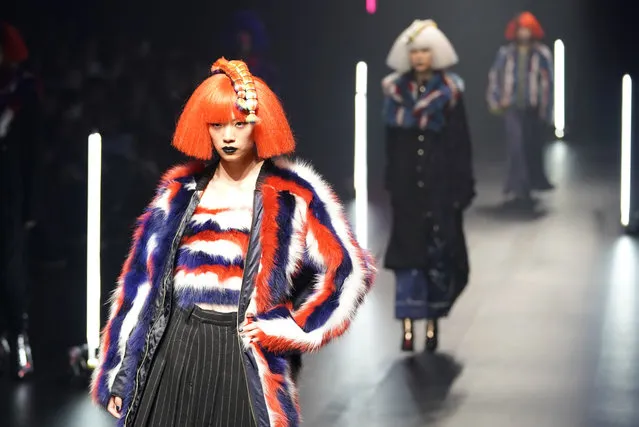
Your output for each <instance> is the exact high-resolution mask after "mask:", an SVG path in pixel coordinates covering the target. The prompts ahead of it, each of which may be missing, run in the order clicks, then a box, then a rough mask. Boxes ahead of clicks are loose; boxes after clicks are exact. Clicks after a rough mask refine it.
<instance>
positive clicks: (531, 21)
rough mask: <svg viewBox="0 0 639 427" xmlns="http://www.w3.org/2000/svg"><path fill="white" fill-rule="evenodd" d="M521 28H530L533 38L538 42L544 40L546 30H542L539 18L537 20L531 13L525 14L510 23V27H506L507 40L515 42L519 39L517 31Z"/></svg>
mask: <svg viewBox="0 0 639 427" xmlns="http://www.w3.org/2000/svg"><path fill="white" fill-rule="evenodd" d="M519 27H525V28H528V29H529V30H530V32H531V33H532V37H533V38H534V39H536V40H541V39H543V38H544V29H543V28H541V24H540V23H539V21H538V20H537V18H535V15H533V14H532V13H530V12H523V13H520V14H519V15H517V16H516V17H515V18H514V19H513V20H511V21H510V22H509V23H508V26H507V27H506V40H509V41H513V40H515V38H517V29H518V28H519Z"/></svg>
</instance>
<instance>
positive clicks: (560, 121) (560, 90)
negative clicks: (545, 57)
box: [554, 40, 566, 139]
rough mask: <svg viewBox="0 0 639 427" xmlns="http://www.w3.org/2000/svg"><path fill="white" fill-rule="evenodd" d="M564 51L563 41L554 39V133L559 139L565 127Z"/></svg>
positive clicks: (562, 135)
mask: <svg viewBox="0 0 639 427" xmlns="http://www.w3.org/2000/svg"><path fill="white" fill-rule="evenodd" d="M565 67H566V52H565V47H564V42H563V41H561V40H555V69H554V75H555V78H554V80H555V88H554V100H555V102H554V104H555V135H556V136H557V138H559V139H561V138H563V137H564V131H565V127H566V111H565V110H566V104H565V102H566V98H565V97H566V89H565V88H566V85H565V83H566V75H565V72H566V68H565Z"/></svg>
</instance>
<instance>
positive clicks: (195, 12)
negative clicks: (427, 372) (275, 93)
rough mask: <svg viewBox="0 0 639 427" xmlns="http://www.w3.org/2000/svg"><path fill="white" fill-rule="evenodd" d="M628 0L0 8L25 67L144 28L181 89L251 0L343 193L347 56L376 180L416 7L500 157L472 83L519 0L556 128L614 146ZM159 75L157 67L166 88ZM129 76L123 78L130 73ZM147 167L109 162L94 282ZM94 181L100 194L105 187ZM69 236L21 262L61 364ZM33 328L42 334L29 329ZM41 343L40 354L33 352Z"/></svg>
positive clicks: (74, 294)
mask: <svg viewBox="0 0 639 427" xmlns="http://www.w3.org/2000/svg"><path fill="white" fill-rule="evenodd" d="M630 4H631V3H630V2H622V1H619V0H612V1H605V2H604V1H585V0H543V1H524V0H482V1H475V0H447V1H441V0H440V1H435V0H429V1H426V0H421V1H418V0H395V1H389V0H379V1H378V9H377V12H376V14H374V15H369V14H367V13H366V11H365V2H364V0H357V1H354V0H322V1H307V0H305V1H299V0H297V1H294V0H281V1H275V0H269V1H254V2H242V3H241V4H233V3H232V2H215V1H209V2H203V1H193V0H182V1H180V2H157V1H156V2H145V1H122V0H117V1H108V2H107V1H97V2H87V1H77V0H75V1H70V0H69V1H56V2H50V1H48V2H47V1H43V0H21V1H20V2H19V3H15V4H12V5H8V6H9V7H8V8H6V9H5V5H3V9H5V10H4V11H3V12H2V16H0V17H2V18H3V19H6V20H7V21H9V22H12V23H13V24H14V25H16V26H17V27H18V28H19V29H20V30H21V31H22V32H23V34H24V36H25V38H26V40H27V43H28V45H29V47H30V49H31V51H32V53H33V56H34V66H35V68H36V70H40V72H41V73H47V72H48V71H47V70H48V68H47V61H49V62H50V61H53V60H55V59H56V58H60V57H62V56H64V55H66V54H68V52H69V51H73V50H74V49H76V48H80V46H82V43H83V41H85V40H87V39H89V38H92V39H94V40H96V41H98V42H99V43H100V45H101V46H107V47H106V48H103V49H104V50H105V51H107V53H106V55H107V56H108V55H113V54H114V52H115V53H117V52H118V50H119V49H122V48H123V47H124V46H127V45H128V44H129V43H130V42H131V40H139V39H145V40H149V41H151V42H152V45H153V50H154V51H155V52H156V53H158V52H159V54H160V55H164V54H165V53H166V55H178V56H179V55H181V56H179V58H183V59H179V58H178V59H177V60H178V61H185V62H186V64H183V65H185V66H187V67H190V69H191V71H192V72H191V74H189V77H184V75H182V80H183V79H184V78H186V79H187V85H189V84H190V86H191V87H194V86H195V85H196V84H197V83H198V81H199V80H201V78H202V77H204V76H205V75H206V71H207V68H208V65H209V64H210V63H212V62H213V61H214V60H215V59H216V57H217V56H218V55H220V54H221V53H222V50H221V49H220V47H219V45H220V40H221V38H222V37H223V35H224V31H225V26H226V20H227V18H228V16H229V15H230V13H231V12H232V11H233V10H235V9H238V8H240V7H241V8H250V7H253V8H255V9H257V10H258V11H259V12H260V13H261V15H262V16H263V18H264V21H265V23H266V26H267V30H268V32H269V34H270V37H271V50H270V58H271V60H272V61H273V63H274V64H276V65H277V67H278V69H279V87H280V95H281V97H282V100H283V103H284V105H285V108H286V110H287V111H288V113H289V116H290V119H291V123H292V126H293V129H294V131H295V133H296V135H297V137H298V144H299V149H298V152H299V154H300V155H301V156H303V157H305V158H308V159H309V160H311V161H312V162H313V163H314V164H315V165H316V166H317V168H318V169H319V170H320V171H321V172H322V173H323V174H324V175H325V176H326V177H327V179H328V180H329V181H330V182H331V183H333V184H334V186H335V187H336V189H337V190H338V192H339V193H340V194H341V195H342V196H344V197H349V196H350V189H351V186H350V182H351V179H352V168H353V166H352V165H353V133H354V125H353V120H354V108H353V105H354V99H353V98H354V97H353V95H354V79H355V65H356V63H357V62H358V61H360V60H362V61H366V62H367V63H368V64H369V103H368V108H369V115H368V117H369V174H370V181H371V186H372V188H377V187H379V185H380V182H381V173H380V171H381V166H382V164H383V157H382V152H383V150H382V124H381V121H380V120H378V118H379V117H381V103H382V96H381V93H380V90H379V88H380V86H379V82H380V80H381V79H382V77H383V76H385V75H386V74H387V73H388V72H390V70H388V69H387V68H386V67H385V65H384V61H385V57H386V54H387V52H388V50H389V48H390V46H391V44H392V43H393V41H394V40H395V38H396V37H397V35H398V34H399V33H400V32H401V31H402V30H403V29H404V28H405V27H406V26H408V25H409V24H410V23H411V22H412V20H413V19H416V18H420V19H425V18H433V19H434V20H435V21H436V22H437V23H438V25H439V27H440V28H441V29H442V30H443V31H444V32H445V33H446V34H447V36H448V37H449V38H450V40H451V41H452V43H453V45H454V46H455V48H456V49H457V52H458V54H459V57H460V63H459V64H458V65H457V66H456V67H455V71H456V72H457V73H459V74H460V75H461V76H462V77H463V78H464V80H465V83H466V106H467V109H468V115H469V119H470V125H471V130H472V135H473V140H474V150H475V153H476V156H492V157H494V158H495V161H501V160H502V159H501V154H500V153H501V151H500V147H501V144H502V140H501V127H500V121H499V120H497V119H495V118H493V117H492V116H490V114H489V113H488V111H487V108H486V104H485V100H484V92H485V89H486V84H487V73H488V68H489V67H490V65H491V63H492V61H493V59H494V56H495V53H496V51H497V48H498V47H499V46H500V45H501V44H502V43H503V33H504V29H505V26H506V23H507V22H508V20H509V19H511V18H512V17H513V16H514V15H515V14H516V13H517V12H520V11H522V10H530V11H531V12H533V13H534V14H535V15H536V16H537V17H538V19H539V20H540V21H541V23H542V25H543V26H544V29H545V31H546V36H547V38H546V40H547V43H548V44H549V46H550V47H551V48H552V44H553V42H554V40H555V39H557V38H561V39H562V40H563V41H564V43H565V46H566V124H567V130H568V137H567V140H568V141H569V143H571V144H592V145H600V146H605V147H609V150H610V151H616V150H617V147H618V140H619V122H620V103H621V100H620V95H621V77H622V75H623V74H624V73H634V75H635V76H639V72H638V71H639V59H638V56H637V55H636V51H635V46H634V44H635V42H636V40H637V39H638V37H637V34H638V32H637V29H636V28H637V26H636V25H635V21H636V17H635V16H634V14H633V13H632V11H631V9H630ZM176 52H177V54H176ZM45 58H46V59H45ZM189 58H198V59H197V60H192V59H189ZM162 72H163V70H162V65H158V66H157V67H153V66H149V67H148V68H146V69H145V70H144V71H143V72H141V73H138V77H136V78H137V79H142V78H144V76H145V75H146V76H150V75H151V74H155V73H162ZM199 73H201V75H200V74H199ZM170 78H171V76H168V77H167V79H169V80H168V81H169V83H168V84H169V86H170ZM131 84H132V85H133V86H135V85H136V81H133V82H132V83H131ZM45 89H46V88H45ZM118 90H119V91H121V92H122V93H121V95H122V96H127V91H128V90H129V88H128V87H122V88H115V92H116V95H117V92H118ZM45 92H46V91H45ZM184 93H188V91H185V92H184ZM185 100H186V98H185V97H182V98H181V99H180V98H179V96H178V97H176V98H174V99H172V100H170V101H162V102H164V103H167V104H168V105H164V107H165V108H168V109H170V110H171V111H173V113H171V114H168V116H164V117H169V119H163V120H162V122H161V123H160V122H157V123H154V125H156V126H157V127H158V128H160V127H161V128H166V129H170V128H172V126H173V125H174V120H175V118H176V116H177V113H179V109H180V107H181V105H182V103H183V102H184V101H185ZM149 102H155V101H149ZM101 108H103V109H107V110H108V109H114V110H117V109H118V108H120V105H119V103H118V101H117V100H113V99H112V100H110V101H108V102H106V103H103V105H102V106H101ZM635 111H636V109H635ZM171 117H173V120H171V119H170V118H171ZM163 135H165V136H164V137H163V138H157V139H156V140H154V142H153V144H155V145H152V146H151V149H149V150H148V153H147V155H148V156H154V155H159V154H158V153H161V156H163V157H162V162H159V164H160V165H161V166H162V167H161V168H160V169H163V168H164V167H165V166H168V164H170V163H173V162H174V161H178V160H181V159H182V158H181V157H180V156H179V155H177V154H176V153H171V152H170V149H169V148H168V145H169V138H170V135H167V134H166V133H165V134H163ZM75 138H79V140H78V141H76V143H78V144H80V145H81V144H84V143H85V139H84V138H85V137H82V138H80V135H76V137H75ZM45 143H46V138H45ZM495 148H497V149H495ZM54 168H55V165H54ZM158 170H159V169H158ZM158 174H159V172H156V173H155V175H154V176H151V177H149V179H148V180H146V181H144V182H143V183H142V181H139V180H136V178H134V177H133V176H130V175H128V172H126V173H124V172H123V173H121V174H119V175H120V176H119V179H121V180H122V182H125V183H127V182H128V185H129V186H130V187H134V188H135V189H136V190H138V191H137V192H134V193H135V194H134V195H131V196H130V197H131V198H130V200H129V201H127V203H126V205H127V209H125V210H124V211H123V212H122V213H121V216H120V220H121V221H120V222H118V225H117V226H116V227H115V228H116V229H117V230H120V233H119V234H117V235H116V237H114V238H113V239H112V244H111V245H110V246H109V248H108V249H105V251H103V255H104V259H103V263H104V271H103V276H104V277H103V287H104V288H105V289H106V291H109V290H110V289H111V288H112V284H113V283H114V281H115V277H116V275H117V272H116V270H117V268H118V266H119V265H120V264H121V262H122V260H123V258H124V256H125V253H126V249H127V246H128V236H129V234H130V229H131V225H130V224H132V222H133V218H134V217H135V215H136V214H134V213H133V212H137V213H139V212H141V209H142V207H143V206H144V205H145V203H146V202H147V201H148V199H149V198H150V197H151V193H152V189H153V186H154V184H153V182H154V180H155V179H157V175H158ZM151 175H153V174H151ZM108 176H109V175H107V179H109V178H108ZM40 179H41V186H42V187H46V186H47V185H50V183H47V182H46V179H42V178H40ZM127 180H129V181H127ZM73 191H77V192H79V193H78V194H80V193H81V192H82V191H84V190H83V187H82V185H81V184H79V185H78V186H76V187H75V190H73ZM106 193H107V194H105V199H108V198H109V197H112V198H117V197H118V195H117V194H108V191H106ZM60 203H63V202H60ZM69 203H75V205H74V206H70V209H69V211H68V212H67V213H65V214H64V215H63V216H65V217H66V216H69V215H70V216H73V215H75V216H74V218H77V223H78V224H79V228H80V229H81V228H82V218H83V215H84V209H85V208H84V206H85V205H84V203H85V201H83V200H82V199H81V198H79V199H74V201H73V202H69ZM105 203H107V202H105ZM107 221H108V219H107ZM121 224H129V225H128V226H121ZM79 242H80V243H78V245H76V247H75V249H68V250H66V252H65V254H66V257H65V259H66V262H67V264H66V266H65V267H62V268H61V269H58V270H55V271H54V272H51V270H47V269H42V268H35V269H34V270H33V272H34V276H35V277H34V282H33V284H32V289H33V297H32V304H31V305H32V308H31V312H32V316H31V317H32V329H33V330H34V332H33V335H34V343H33V344H34V352H35V357H36V363H40V364H41V365H46V364H49V363H50V364H52V365H53V364H56V365H57V364H58V363H62V361H63V359H64V355H63V354H60V357H58V356H55V355H53V354H51V353H52V352H53V350H52V349H53V348H65V347H66V346H70V345H75V344H79V343H80V342H83V341H84V298H85V279H84V274H85V273H84V270H83V266H84V258H83V256H84V253H83V247H82V239H81V238H80V239H79ZM50 251H54V250H53V249H52V250H50ZM45 252H46V251H45ZM49 258H50V257H49ZM106 291H105V292H106ZM105 311H106V310H105ZM38 337H47V339H46V340H44V341H43V340H39V341H38V340H37V338H38ZM49 344H56V345H55V346H49ZM47 353H49V354H48V356H49V357H43V356H44V355H46V354H47ZM58 359H59V360H58Z"/></svg>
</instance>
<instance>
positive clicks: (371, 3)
mask: <svg viewBox="0 0 639 427" xmlns="http://www.w3.org/2000/svg"><path fill="white" fill-rule="evenodd" d="M376 11H377V0H366V12H368V13H370V14H371V15H372V14H373V13H375V12H376Z"/></svg>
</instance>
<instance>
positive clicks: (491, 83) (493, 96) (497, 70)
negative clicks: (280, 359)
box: [486, 46, 507, 110]
mask: <svg viewBox="0 0 639 427" xmlns="http://www.w3.org/2000/svg"><path fill="white" fill-rule="evenodd" d="M506 52H507V49H506V47H504V46H502V47H501V48H500V49H499V51H498V52H497V56H496V57H495V60H494V62H493V65H492V67H490V71H489V72H488V89H487V90H486V101H487V102H488V107H489V108H490V109H491V110H497V109H499V107H500V102H499V101H500V99H501V88H500V82H499V80H500V74H501V73H502V70H503V68H504V65H505V63H506Z"/></svg>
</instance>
